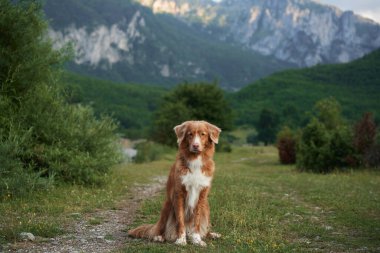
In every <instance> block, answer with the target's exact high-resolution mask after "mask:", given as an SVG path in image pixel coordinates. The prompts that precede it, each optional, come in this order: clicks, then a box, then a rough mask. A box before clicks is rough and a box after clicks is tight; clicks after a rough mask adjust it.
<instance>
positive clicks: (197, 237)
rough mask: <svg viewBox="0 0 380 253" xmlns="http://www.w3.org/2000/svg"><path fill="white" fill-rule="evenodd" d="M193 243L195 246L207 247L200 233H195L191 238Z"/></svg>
mask: <svg viewBox="0 0 380 253" xmlns="http://www.w3.org/2000/svg"><path fill="white" fill-rule="evenodd" d="M191 242H192V243H193V244H196V245H200V246H206V245H207V244H206V243H205V242H204V241H202V238H201V235H200V234H198V233H194V234H193V235H192V236H191Z"/></svg>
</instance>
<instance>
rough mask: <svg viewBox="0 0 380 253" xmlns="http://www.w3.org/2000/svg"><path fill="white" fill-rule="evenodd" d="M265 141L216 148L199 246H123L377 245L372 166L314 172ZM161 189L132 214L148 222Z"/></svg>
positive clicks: (324, 248)
mask: <svg viewBox="0 0 380 253" xmlns="http://www.w3.org/2000/svg"><path fill="white" fill-rule="evenodd" d="M277 160H278V158H277V152H276V150H275V149H274V148H268V147H256V148H252V147H244V148H236V147H235V148H234V150H233V152H232V153H228V154H225V153H221V154H217V155H216V164H217V171H216V177H215V179H214V182H213V188H212V190H211V195H210V199H209V200H210V205H211V216H212V217H211V221H212V223H213V230H215V231H216V232H219V233H221V234H222V235H223V238H222V239H220V240H215V241H212V240H207V241H206V242H207V243H208V245H209V246H208V247H207V248H206V249H203V248H199V247H195V246H192V245H188V246H186V247H183V248H182V247H177V246H175V245H173V244H158V243H148V242H147V241H144V240H134V241H132V242H128V245H127V247H126V248H125V249H124V252H145V251H149V252H174V251H176V252H177V251H178V252H305V251H316V252H331V251H332V252H352V251H356V250H361V251H365V252H375V251H379V250H380V202H379V198H380V173H379V172H373V171H372V172H370V171H355V172H347V173H339V172H337V173H333V174H329V175H317V174H309V173H299V172H297V171H296V170H295V169H294V167H293V166H283V165H280V164H279V163H278V161H277ZM162 201H163V196H160V197H157V198H155V199H151V200H148V201H145V203H144V205H143V207H142V209H141V213H140V216H139V219H138V220H137V221H136V222H135V223H136V224H134V225H138V224H140V223H147V222H148V223H152V222H156V221H157V219H158V216H159V210H160V207H161V204H162Z"/></svg>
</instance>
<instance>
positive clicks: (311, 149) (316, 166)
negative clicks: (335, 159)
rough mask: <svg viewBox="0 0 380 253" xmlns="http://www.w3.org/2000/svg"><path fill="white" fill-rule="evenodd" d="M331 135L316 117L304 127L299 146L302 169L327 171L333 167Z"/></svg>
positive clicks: (298, 154) (300, 166) (298, 158)
mask: <svg viewBox="0 0 380 253" xmlns="http://www.w3.org/2000/svg"><path fill="white" fill-rule="evenodd" d="M330 161H331V153H330V150H329V136H328V133H327V131H326V128H325V126H324V125H323V124H322V123H321V122H319V121H318V120H317V119H316V118H313V119H312V120H311V122H310V123H309V124H308V125H307V126H306V127H305V128H304V129H303V131H302V135H301V139H300V142H299V145H298V147H297V167H298V168H299V169H301V170H307V171H313V172H319V173H325V172H329V171H331V170H332V169H333V167H332V166H331V162H330Z"/></svg>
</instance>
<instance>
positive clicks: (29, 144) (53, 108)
mask: <svg viewBox="0 0 380 253" xmlns="http://www.w3.org/2000/svg"><path fill="white" fill-rule="evenodd" d="M0 12H1V15H0V31H1V34H2V36H1V38H0V59H1V60H0V84H1V90H0V111H1V112H2V113H1V115H0V160H1V163H0V178H1V180H0V196H2V197H4V196H13V195H14V196H17V195H22V194H25V193H27V192H31V191H33V190H35V189H40V188H41V187H48V186H49V185H51V183H52V182H53V181H52V180H53V179H58V180H59V181H65V182H76V183H83V184H94V183H99V182H101V181H102V178H103V177H104V174H105V173H106V172H107V171H108V168H109V167H110V166H111V165H112V164H114V163H115V162H117V161H118V159H119V154H120V152H119V151H118V149H117V147H116V144H115V143H116V136H115V135H114V133H113V132H114V130H115V128H116V125H115V124H114V123H113V121H112V120H110V119H107V118H104V119H101V120H96V119H95V117H94V116H93V113H92V111H91V110H90V109H89V108H86V107H82V106H70V105H68V104H67V103H66V102H65V101H64V98H63V97H62V96H61V91H60V89H59V88H58V86H57V79H58V77H59V75H58V74H59V66H60V63H61V62H62V61H63V59H64V57H65V54H64V52H57V51H54V50H53V49H52V47H51V44H50V42H49V41H48V40H46V28H47V26H46V23H45V21H43V18H42V14H41V11H40V6H39V5H37V4H36V3H35V2H34V1H30V2H28V1H21V2H20V3H18V4H14V3H11V2H10V1H7V0H0Z"/></svg>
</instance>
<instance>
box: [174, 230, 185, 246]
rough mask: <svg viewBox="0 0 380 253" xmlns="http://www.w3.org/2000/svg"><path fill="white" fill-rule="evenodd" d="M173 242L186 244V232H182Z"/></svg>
mask: <svg viewBox="0 0 380 253" xmlns="http://www.w3.org/2000/svg"><path fill="white" fill-rule="evenodd" d="M175 244H177V245H186V234H185V233H184V234H182V235H181V236H180V237H179V238H178V239H177V240H176V241H175Z"/></svg>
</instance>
